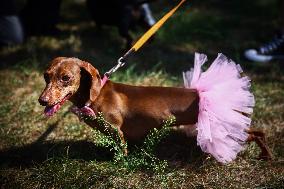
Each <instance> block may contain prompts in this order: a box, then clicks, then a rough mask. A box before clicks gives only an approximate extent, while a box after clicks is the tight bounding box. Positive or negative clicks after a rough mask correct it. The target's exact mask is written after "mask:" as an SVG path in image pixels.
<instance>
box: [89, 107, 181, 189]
mask: <svg viewBox="0 0 284 189" xmlns="http://www.w3.org/2000/svg"><path fill="white" fill-rule="evenodd" d="M88 119H90V118H88ZM95 120H96V121H97V123H98V124H99V127H103V128H104V129H105V131H106V133H107V135H102V134H99V135H97V136H98V138H97V144H98V145H99V146H101V147H106V148H110V150H111V151H113V152H114V159H113V161H114V163H115V164H116V165H117V166H119V167H122V168H124V169H126V170H128V171H131V172H133V171H136V170H142V169H143V170H147V171H149V172H152V173H154V174H157V175H158V177H159V178H160V179H161V181H162V183H163V184H165V185H166V183H167V179H166V176H165V171H166V169H167V167H168V163H167V161H165V160H160V159H158V158H157V157H156V156H155V154H154V153H155V147H156V146H157V144H158V143H160V141H161V140H162V139H163V138H164V137H166V136H167V135H168V134H169V132H170V131H171V127H170V126H171V125H173V124H175V121H176V119H175V117H170V118H169V119H167V120H165V121H164V122H163V126H162V128H161V129H159V130H158V129H156V128H154V129H153V130H152V131H151V132H150V133H149V134H148V135H147V137H146V139H145V140H144V142H143V144H142V146H141V147H139V148H138V147H137V146H136V148H135V150H134V151H133V152H131V153H130V154H129V155H128V156H125V155H124V150H125V149H126V148H127V144H125V143H123V142H122V140H121V138H120V136H119V134H118V130H117V128H116V127H114V126H112V125H111V124H110V123H109V122H107V121H106V120H105V119H104V117H103V114H102V113H101V112H99V113H98V116H97V117H96V118H95ZM110 131H113V132H114V135H115V136H116V137H113V133H111V132H110ZM116 138H117V139H120V140H116Z"/></svg>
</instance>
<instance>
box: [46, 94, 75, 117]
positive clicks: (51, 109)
mask: <svg viewBox="0 0 284 189" xmlns="http://www.w3.org/2000/svg"><path fill="white" fill-rule="evenodd" d="M70 96H71V93H69V94H68V95H66V96H65V97H64V98H63V99H62V100H61V101H59V102H57V103H56V104H54V105H51V106H46V107H45V109H44V114H45V115H46V116H48V117H51V116H53V115H54V114H55V113H56V112H57V111H58V110H59V109H60V108H61V106H62V105H63V104H64V102H65V101H66V100H68V99H69V98H70Z"/></svg>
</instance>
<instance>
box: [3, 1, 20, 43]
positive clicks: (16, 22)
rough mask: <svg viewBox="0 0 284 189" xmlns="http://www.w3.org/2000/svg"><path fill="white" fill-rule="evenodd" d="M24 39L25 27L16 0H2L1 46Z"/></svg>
mask: <svg viewBox="0 0 284 189" xmlns="http://www.w3.org/2000/svg"><path fill="white" fill-rule="evenodd" d="M23 41H24V32H23V27H22V24H21V22H20V19H19V17H18V10H17V6H16V2H15V1H14V0H0V47H3V46H7V45H15V44H20V43H22V42H23Z"/></svg>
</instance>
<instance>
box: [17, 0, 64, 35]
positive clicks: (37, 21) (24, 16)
mask: <svg viewBox="0 0 284 189" xmlns="http://www.w3.org/2000/svg"><path fill="white" fill-rule="evenodd" d="M61 2H62V0H28V1H27V2H26V4H25V6H24V8H23V10H22V11H21V13H20V18H21V21H22V23H23V26H24V30H25V35H26V36H31V35H55V34H58V33H59V30H58V29H57V28H56V24H57V23H58V22H59V17H60V7H61Z"/></svg>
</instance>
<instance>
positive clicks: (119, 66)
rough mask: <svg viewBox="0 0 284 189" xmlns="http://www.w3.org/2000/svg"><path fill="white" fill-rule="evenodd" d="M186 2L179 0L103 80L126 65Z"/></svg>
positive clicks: (119, 60) (118, 61)
mask: <svg viewBox="0 0 284 189" xmlns="http://www.w3.org/2000/svg"><path fill="white" fill-rule="evenodd" d="M185 1H186V0H181V1H180V2H179V4H178V5H176V6H175V7H174V8H173V9H172V10H170V11H169V12H168V13H167V14H166V15H164V16H163V17H162V18H161V19H160V20H159V21H158V22H157V23H156V24H154V25H153V26H152V27H151V28H150V29H149V30H148V31H147V32H146V33H145V34H144V35H143V36H142V37H140V39H139V40H138V41H137V42H136V43H135V44H134V45H133V46H132V48H131V49H130V50H129V51H127V52H126V53H125V54H124V55H123V56H122V57H120V58H119V59H118V60H117V64H116V65H115V66H114V67H113V68H111V69H110V70H109V71H107V72H106V73H105V74H104V78H105V77H107V78H109V77H110V76H111V74H113V73H114V72H116V71H117V70H118V69H119V68H121V67H123V66H124V65H125V63H126V59H127V57H129V56H130V55H131V54H133V53H134V52H137V51H138V49H140V47H142V46H143V45H144V44H145V42H146V41H147V40H148V39H149V38H150V37H151V36H152V35H154V33H156V32H157V30H158V29H160V27H161V26H162V25H163V24H164V23H165V22H166V21H167V20H168V19H169V18H170V17H171V16H172V15H173V14H174V13H175V11H176V10H177V9H178V8H179V7H180V6H181V5H182V4H183V3H184V2H185Z"/></svg>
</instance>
